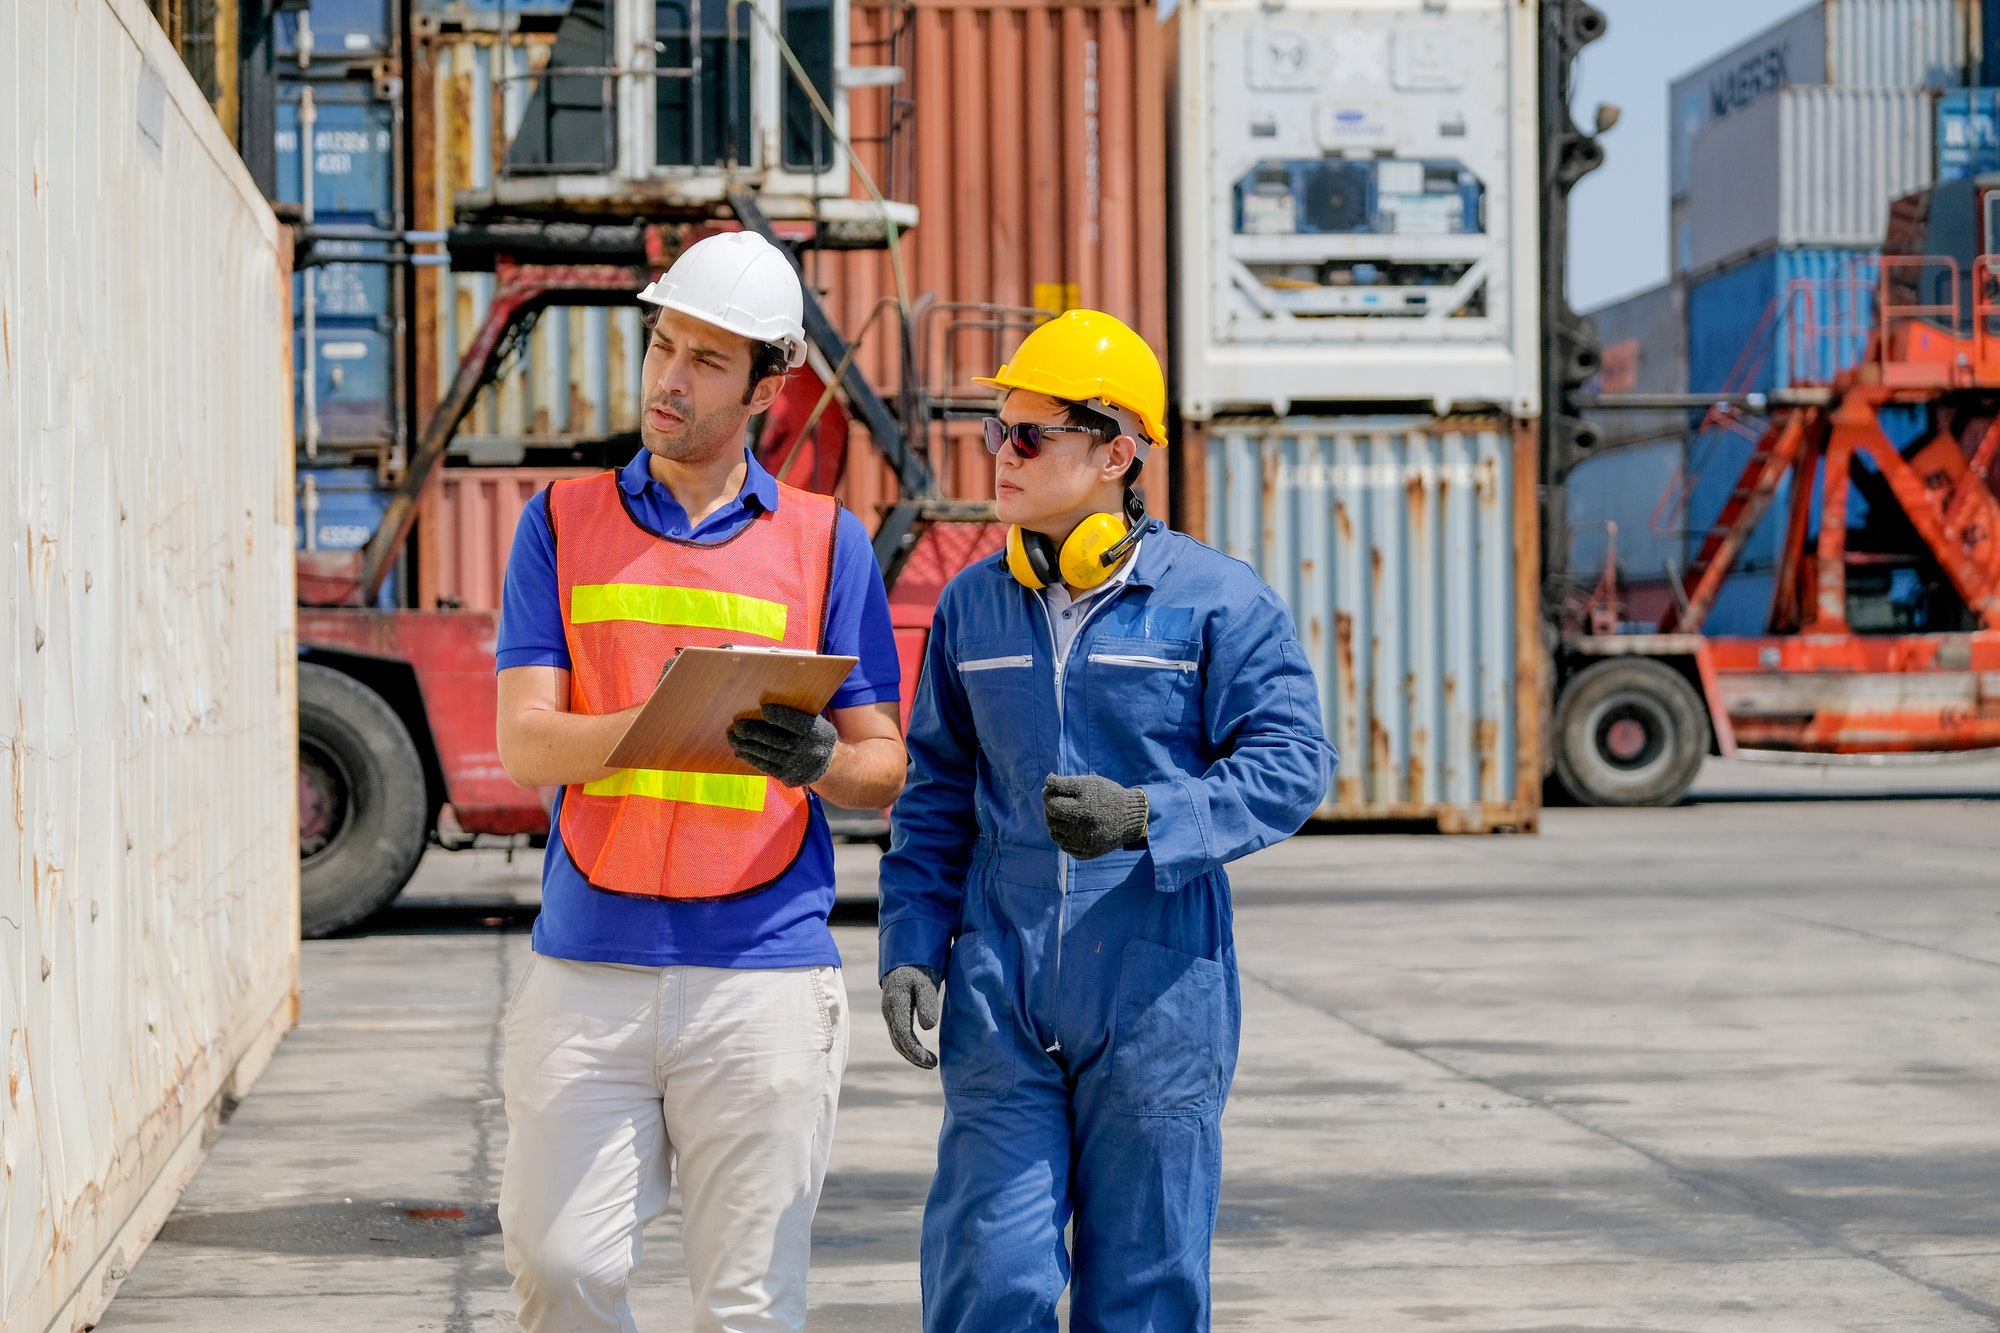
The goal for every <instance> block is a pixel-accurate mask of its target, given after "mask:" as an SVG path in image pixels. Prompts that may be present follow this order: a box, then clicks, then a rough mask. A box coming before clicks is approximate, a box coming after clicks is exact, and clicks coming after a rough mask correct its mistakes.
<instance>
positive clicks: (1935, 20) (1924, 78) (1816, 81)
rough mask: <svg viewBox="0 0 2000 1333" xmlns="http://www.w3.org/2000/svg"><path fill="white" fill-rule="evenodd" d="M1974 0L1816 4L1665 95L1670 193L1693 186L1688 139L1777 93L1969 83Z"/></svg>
mask: <svg viewBox="0 0 2000 1333" xmlns="http://www.w3.org/2000/svg"><path fill="white" fill-rule="evenodd" d="M1978 7H1979V0H1817V2H1816V3H1813V4H1809V5H1807V6H1806V7H1805V8H1804V9H1801V10H1799V11H1798V12H1797V13H1796V14H1793V15H1792V16H1791V17H1789V18H1786V19H1782V20H1780V21H1779V22H1777V23H1774V24H1772V25H1771V26H1770V27H1768V28H1766V29H1764V30H1763V31H1762V32H1760V33H1758V34H1756V35H1755V36H1754V37H1750V38H1748V39H1747V40H1745V41H1743V42H1741V43H1739V44H1738V45H1736V46H1735V47H1732V48H1731V49H1730V50H1728V51H1726V52H1724V53H1723V54H1722V55H1719V56H1717V57H1715V58H1714V59H1713V60H1711V61H1709V62H1708V63H1707V64H1705V65H1703V66H1702V67H1701V68H1699V69H1696V70H1694V71H1692V72H1690V73H1687V74H1684V75H1682V76H1681V77H1680V78H1678V79H1676V80H1674V82H1673V84H1672V86H1671V87H1670V88H1669V89H1668V91H1667V107H1668V130H1667V142H1668V168H1667V169H1668V174H1669V188H1668V194H1669V196H1670V197H1673V198H1679V197H1681V196H1682V195H1685V194H1686V193H1688V192H1689V190H1690V189H1691V188H1692V187H1693V183H1694V141H1695V136H1697V135H1699V134H1700V133H1701V132H1702V131H1703V130H1704V129H1706V128H1707V127H1708V126H1709V125H1710V124H1712V123H1713V122H1715V121H1719V120H1723V119H1726V118H1728V117H1730V116H1733V115H1735V114H1736V113H1738V112H1740V111H1742V110H1743V109H1744V108H1746V107H1750V106H1754V105H1756V104H1758V103H1760V102H1761V101H1763V99H1764V98H1766V97H1768V96H1770V95H1771V94H1773V93H1775V92H1777V91H1778V90H1779V89H1780V88H1786V87H1792V86H1794V85H1803V86H1815V85H1830V86H1834V87H1845V88H1958V87H1963V86H1964V85H1965V84H1967V83H1970V82H1972V81H1973V75H1974V74H1975V73H1976V72H1977V62H1978V51H1977V50H1976V48H1975V46H1974V44H1973V37H1974V35H1975V34H1976V33H1978V31H1979V21H1978V16H1977V10H1978Z"/></svg>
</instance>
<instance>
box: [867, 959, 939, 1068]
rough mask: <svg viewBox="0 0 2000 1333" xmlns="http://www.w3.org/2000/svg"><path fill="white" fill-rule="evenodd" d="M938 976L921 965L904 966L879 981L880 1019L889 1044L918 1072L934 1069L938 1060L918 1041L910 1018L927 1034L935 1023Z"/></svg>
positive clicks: (908, 964) (909, 964)
mask: <svg viewBox="0 0 2000 1333" xmlns="http://www.w3.org/2000/svg"><path fill="white" fill-rule="evenodd" d="M943 979H944V978H942V977H940V976H939V975H938V974H937V973H936V972H933V971H932V970H931V969H930V968H928V967H925V966H923V965H922V964H920V963H905V964H904V965H903V966H901V967H899V968H897V969H895V970H894V971H892V972H891V973H889V975H888V976H886V977H883V978H882V1018H883V1020H884V1021H886V1022H887V1023H888V1024H889V1042H890V1044H891V1045H893V1046H894V1047H895V1048H896V1054H898V1055H900V1056H902V1057H903V1058H904V1059H905V1060H908V1061H909V1062H910V1063H911V1064H913V1065H915V1066H916V1067H917V1068H919V1069H936V1068H937V1062H938V1061H937V1057H936V1056H935V1055H932V1054H931V1053H930V1052H929V1051H927V1050H925V1049H924V1044H923V1043H922V1042H920V1041H918V1040H917V1030H916V1028H914V1027H913V1026H911V1024H910V1017H911V1015H913V1014H914V1015H915V1016H916V1020H917V1022H919V1023H922V1024H923V1025H924V1031H926V1032H929V1031H930V1030H931V1029H932V1028H934V1027H936V1026H937V1021H938V982H940V981H942V980H943Z"/></svg>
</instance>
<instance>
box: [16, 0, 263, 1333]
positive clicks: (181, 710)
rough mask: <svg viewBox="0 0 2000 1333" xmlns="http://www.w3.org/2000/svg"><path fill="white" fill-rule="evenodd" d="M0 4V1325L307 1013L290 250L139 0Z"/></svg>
mask: <svg viewBox="0 0 2000 1333" xmlns="http://www.w3.org/2000/svg"><path fill="white" fill-rule="evenodd" d="M9 12H10V14H11V15H12V17H11V18H10V19H9V20H8V22H7V33H8V41H7V43H6V45H5V49H4V51H0V78H4V80H5V82H6V85H7V87H8V88H9V102H8V105H9V113H8V115H7V117H6V118H5V119H4V122H0V178H4V179H5V180H7V181H8V182H9V188H8V191H7V195H6V202H5V208H6V213H7V241H6V244H5V246H4V247H0V328H4V330H5V334H6V338H5V341H6V345H7V349H8V351H7V355H6V356H5V357H4V358H0V386H4V387H0V521H4V522H5V524H6V526H7V531H8V533H9V536H8V538H7V548H6V549H7V550H8V552H9V559H8V563H7V568H6V571H5V573H4V575H0V583H4V590H0V627H4V638H3V639H0V642H4V644H5V647H4V649H0V653H4V654H5V659H6V660H5V665H4V667H0V679H4V680H6V681H8V682H9V684H8V686H7V689H8V697H7V698H6V700H5V701H4V706H0V753H4V755H5V756H6V758H5V760H4V762H5V763H6V765H7V766H8V768H9V770H10V772H9V775H8V776H7V778H6V779H5V782H6V789H7V790H8V791H9V792H10V793H11V797H10V798H9V800H8V803H7V814H6V815H5V816H4V817H0V862H4V863H5V864H7V865H9V866H11V867H12V870H11V871H10V872H9V873H10V878H9V883H8V887H7V889H6V891H5V897H6V901H5V902H4V903H0V917H4V922H0V1033H4V1034H5V1040H6V1043H7V1055H6V1060H7V1074H8V1088H9V1095H8V1096H7V1097H5V1098H0V1157H4V1159H5V1164H6V1188H5V1205H4V1218H0V1227H4V1246H5V1249H4V1254H5V1262H4V1267H0V1325H4V1326H6V1327H7V1328H10V1329H11V1328H19V1329H24V1330H26V1329H33V1330H44V1329H51V1328H52V1329H56V1330H62V1331H63V1333H67V1331H68V1330H70V1329H75V1328H82V1327H86V1326H88V1322H89V1321H90V1320H92V1319H94V1317H95V1316H96V1315H97V1313H99V1312H100V1311H101V1310H102V1308H103V1305H104V1302H105V1301H106V1300H107V1299H108V1298H109V1290H108V1288H109V1286H110V1285H111V1284H112V1283H114V1282H115V1280H116V1278H118V1277H122V1276H123V1275H124V1273H125V1271H126V1269H127V1268H129V1267H130V1265H131V1264H132V1263H133V1262H134V1261H136V1259H137V1257H138V1253H139V1250H140V1248H141V1247H142V1245H143V1243H144V1240H145V1238H146V1237H147V1236H149V1235H150V1234H151V1232H152V1230H153V1229H155V1228H157V1226H158V1225H159V1223H160V1222H161V1221H162V1220H163V1219H164V1217H165V1215H166V1211H167V1210H168V1209H169V1208H171V1207H172V1205H173V1201H174V1199H175V1198H176V1197H177V1196H178V1194H179V1192H180V1190H181V1188H182V1187H183V1186H184V1185H185V1183H186V1182H187V1180H188V1179H189V1178H190V1176H191V1175H192V1174H193V1171H194V1168H195V1166H196V1165H197V1164H198V1162H199V1160H200V1156H201V1152H202V1148H203V1137H204V1132H205V1131H206V1130H209V1129H212V1128H213V1127H214V1126H215V1125H216V1123H217V1117H218V1116H219V1113H220V1109H221V1106H222V1104H223V1102H222V1099H223V1098H224V1097H225V1096H232V1097H233V1096H240V1095H241V1094H242V1092H243V1091H244V1088H245V1085H246V1083H247V1081H248V1079H250V1078H252V1077H254V1076H255V1073H256V1072H257V1070H258V1069H259V1068H261V1065H262V1062H263V1061H264V1060H265V1059H267V1058H268V1056H269V1053H270V1051H271V1049H272V1047H273V1046H274V1045H275V1043H276V1041H277V1038H278V1036H279V1035H280V1034H281V1033H282V1032H283V1031H284V1030H285V1029H286V1028H287V1027H288V1026H289V1025H290V1023H291V1021H292V1019H293V1016H294V1012H295V995H296V986H297V963H298V938H299V919H298V864H299V863H298V840H297V836H296V826H297V806H296V798H295V794H294V793H295V790H296V784H297V756H298V739H297V721H296V709H297V699H296V685H295V681H296V674H295V667H294V663H295V661H296V652H295V649H294V634H293V599H292V434H291V413H290V409H289V398H290V391H291V385H290V369H289V367H290V347H289V342H290V339H289V332H290V330H289V320H290V310H289V301H288V297H287V290H288V286H289V274H288V272H287V268H288V264H289V257H288V251H287V249H286V247H285V234H284V233H283V232H282V231H281V230H280V228H279V227H278V225H277V223H276V221H275V219H274V218H273V217H272V214H271V210H270V209H269V208H268V207H267V206H266V205H265V203H264V201H263V200H262V199H261V198H260V197H259V196H258V193H257V189H256V187H255V185H254V184H253V183H252V181H251V179H250V175H249V173H248V172H247V171H246V170H245V169H244V167H243V165H242V163H241V162H240V161H239V160H238V158H237V156H236V153H235V151H234V150H233V149H232V148H231V147H230V144H229V140H228V137H227V136H226V135H224V133H223V132H222V129H221V127H220V126H219V125H218V124H217V123H216V121H215V116H214V113H213V112H212V111H211V110H210V109H209V106H208V104H207V102H206V101H204V100H203V98H202V95H201V92H200V90H199V89H198V88H197V87H196V86H195V83H194V81H193V80H192V79H191V78H190V77H189V75H188V73H187V71H186V70H185V69H184V68H183V67H182V64H181V62H180V60H179V59H178V58H177V57H176V56H175V54H174V50H173V47H172V46H171V45H170V44H169V43H168V41H167V39H166V36H165V35H164V34H163V33H162V32H161V31H160V29H159V27H158V25H157V24H156V23H155V22H154V20H153V18H152V15H151V14H149V13H148V12H147V10H146V7H145V5H143V4H142V3H140V2H139V0H78V2H77V3H75V4H25V5H16V6H14V7H13V8H12V9H11V10H10V11H9ZM223 793H226V794H227V799H217V798H218V795H219V794H223Z"/></svg>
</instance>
